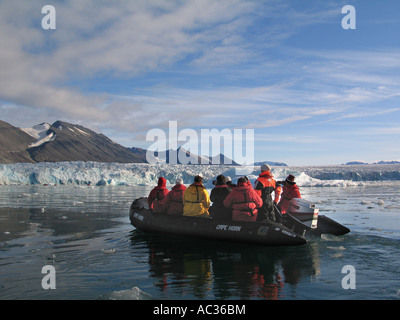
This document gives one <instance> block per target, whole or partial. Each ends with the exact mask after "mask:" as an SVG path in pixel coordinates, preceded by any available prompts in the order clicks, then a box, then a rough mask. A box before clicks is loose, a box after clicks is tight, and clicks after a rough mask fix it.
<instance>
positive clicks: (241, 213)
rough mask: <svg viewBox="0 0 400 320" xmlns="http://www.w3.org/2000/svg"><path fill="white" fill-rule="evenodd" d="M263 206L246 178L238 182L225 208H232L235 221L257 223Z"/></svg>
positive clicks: (226, 200)
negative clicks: (259, 210) (259, 209)
mask: <svg viewBox="0 0 400 320" xmlns="http://www.w3.org/2000/svg"><path fill="white" fill-rule="evenodd" d="M262 205H263V201H262V199H261V198H260V196H259V195H258V194H257V193H256V192H255V191H254V190H253V188H252V187H251V186H249V184H248V183H247V181H246V180H245V179H244V178H240V179H239V180H238V184H237V186H236V188H235V189H233V190H232V192H231V193H230V194H229V195H228V196H227V197H226V199H225V200H224V206H225V207H227V208H232V220H235V221H253V222H254V221H256V220H257V216H258V208H260V207H261V206H262Z"/></svg>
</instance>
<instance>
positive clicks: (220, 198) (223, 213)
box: [209, 175, 232, 220]
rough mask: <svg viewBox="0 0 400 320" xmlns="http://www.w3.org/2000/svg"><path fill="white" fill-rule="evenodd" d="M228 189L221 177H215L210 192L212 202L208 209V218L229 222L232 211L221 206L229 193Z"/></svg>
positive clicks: (223, 178)
mask: <svg viewBox="0 0 400 320" xmlns="http://www.w3.org/2000/svg"><path fill="white" fill-rule="evenodd" d="M231 191H232V189H230V188H229V187H228V186H227V185H226V179H225V177H224V176H223V175H219V176H218V177H217V181H216V185H215V187H214V188H213V189H212V190H211V194H210V199H211V201H212V203H213V204H212V206H211V207H210V210H209V211H210V216H211V217H212V218H213V219H218V220H231V219H232V210H231V209H229V208H226V207H225V206H224V204H223V202H224V200H225V198H226V197H227V196H228V195H229V194H230V193H231Z"/></svg>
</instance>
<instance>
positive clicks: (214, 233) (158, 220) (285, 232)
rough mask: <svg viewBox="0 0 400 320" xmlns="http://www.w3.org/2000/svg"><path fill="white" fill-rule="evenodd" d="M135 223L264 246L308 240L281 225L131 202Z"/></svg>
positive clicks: (146, 227) (147, 229) (160, 230)
mask: <svg viewBox="0 0 400 320" xmlns="http://www.w3.org/2000/svg"><path fill="white" fill-rule="evenodd" d="M129 218H130V221H131V223H132V225H133V226H134V227H135V228H137V229H139V230H141V231H144V232H154V233H165V234H174V235H181V236H190V237H199V238H206V239H210V240H220V241H229V242H242V243H251V244H258V245H265V246H284V245H303V244H305V243H306V239H305V238H304V237H303V236H300V235H298V234H296V233H295V232H293V231H291V230H290V229H288V228H286V227H285V226H283V225H281V224H277V223H274V222H268V223H258V222H245V221H227V222H225V221H224V222H222V221H217V220H213V219H204V218H194V217H184V216H173V215H166V214H153V213H152V212H151V211H150V210H149V209H147V208H144V207H140V206H138V204H137V202H136V201H134V202H133V203H132V204H131V207H130V212H129Z"/></svg>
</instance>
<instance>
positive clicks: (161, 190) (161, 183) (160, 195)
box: [147, 177, 169, 213]
mask: <svg viewBox="0 0 400 320" xmlns="http://www.w3.org/2000/svg"><path fill="white" fill-rule="evenodd" d="M166 186H167V180H166V179H165V178H163V177H159V178H158V185H157V187H155V188H154V189H153V190H151V192H150V194H149V196H148V197H147V203H148V204H149V208H150V209H152V210H153V212H155V213H160V212H162V211H164V210H163V208H162V206H161V200H163V199H164V198H165V196H166V195H167V194H168V192H169V190H168V189H167V187H166Z"/></svg>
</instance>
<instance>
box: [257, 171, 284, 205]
mask: <svg viewBox="0 0 400 320" xmlns="http://www.w3.org/2000/svg"><path fill="white" fill-rule="evenodd" d="M254 189H255V190H256V192H257V194H258V195H259V196H260V197H261V198H262V199H263V201H264V203H265V202H271V200H272V198H271V197H272V196H271V194H272V192H275V198H274V202H278V201H279V196H280V194H281V191H282V188H281V187H280V186H276V181H275V180H274V178H273V175H272V173H271V172H270V171H264V172H261V173H260V175H259V176H258V178H257V180H256V182H255V188H254Z"/></svg>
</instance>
